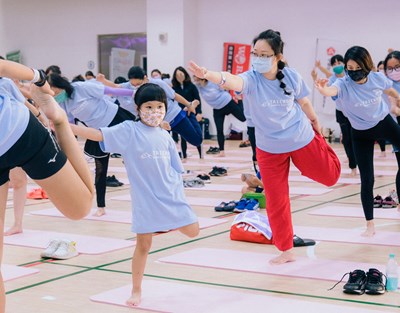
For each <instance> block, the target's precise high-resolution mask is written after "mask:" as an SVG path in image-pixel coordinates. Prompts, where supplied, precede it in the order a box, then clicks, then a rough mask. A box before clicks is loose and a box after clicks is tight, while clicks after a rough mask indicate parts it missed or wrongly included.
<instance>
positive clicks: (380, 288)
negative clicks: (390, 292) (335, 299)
mask: <svg viewBox="0 0 400 313" xmlns="http://www.w3.org/2000/svg"><path fill="white" fill-rule="evenodd" d="M346 275H349V280H348V281H347V283H346V284H344V286H343V292H344V293H347V294H353V295H362V294H364V293H366V294H369V295H382V294H384V293H385V289H386V288H385V284H384V283H383V276H384V274H383V273H382V272H380V271H379V270H377V269H376V268H370V269H369V270H368V272H364V271H363V270H360V269H357V270H354V271H353V272H350V273H346V274H344V275H343V277H342V279H341V280H340V281H339V282H338V283H340V282H341V281H342V280H343V278H344V277H345V276H346ZM338 283H336V285H337V284H338ZM336 285H335V286H336ZM335 286H333V287H332V288H330V289H329V290H331V289H333V288H334V287H335Z"/></svg>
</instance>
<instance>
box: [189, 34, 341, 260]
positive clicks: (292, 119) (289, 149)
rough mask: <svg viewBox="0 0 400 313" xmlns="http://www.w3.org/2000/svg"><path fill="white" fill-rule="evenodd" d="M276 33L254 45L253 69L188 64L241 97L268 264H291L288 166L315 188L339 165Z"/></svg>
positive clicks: (330, 180)
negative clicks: (260, 193)
mask: <svg viewBox="0 0 400 313" xmlns="http://www.w3.org/2000/svg"><path fill="white" fill-rule="evenodd" d="M283 45H284V44H283V41H282V39H281V36H280V33H279V32H276V31H273V30H270V29H269V30H267V31H264V32H262V33H260V34H259V35H258V36H257V37H256V38H255V39H254V40H253V51H252V53H251V64H252V70H249V71H247V72H245V73H243V74H240V75H232V74H230V73H228V72H212V71H208V70H207V69H206V68H204V67H200V66H198V65H197V64H196V63H194V62H190V67H189V69H190V70H191V71H192V72H193V73H194V75H196V76H197V77H200V78H203V79H207V80H209V81H211V82H213V83H216V84H219V85H222V86H224V88H226V89H232V90H234V91H239V92H242V93H243V96H244V97H246V98H247V99H248V100H249V106H248V109H249V114H250V116H251V120H252V122H253V123H254V127H255V135H256V144H257V161H258V165H259V168H260V173H261V177H262V182H263V184H264V188H265V195H266V199H267V212H268V218H269V220H270V224H271V228H272V233H273V236H274V244H275V245H276V247H277V248H278V249H279V250H280V251H281V252H282V253H281V255H279V256H278V257H276V258H274V259H272V260H271V261H270V262H271V263H273V264H281V263H286V262H290V261H294V259H295V257H294V254H293V252H292V251H291V250H292V248H293V226H292V218H291V210H290V198H289V181H288V178H289V177H288V176H289V168H290V161H292V162H293V164H294V165H295V166H296V167H297V168H298V169H299V170H300V172H301V173H302V174H303V175H304V176H307V177H309V178H311V179H313V180H315V181H317V182H319V183H322V184H324V185H327V186H332V185H334V184H335V183H336V182H337V180H338V179H339V176H340V162H339V159H338V158H337V156H336V154H335V152H334V151H333V150H332V148H331V147H330V146H329V145H328V144H327V143H326V142H325V139H324V137H323V136H322V134H321V127H320V124H319V121H318V119H317V115H316V114H315V112H314V109H313V107H312V104H311V102H310V100H309V99H308V94H309V90H308V88H307V87H306V85H305V83H304V81H303V79H302V78H301V76H300V75H299V74H298V73H297V72H296V71H295V70H294V69H292V68H287V67H286V66H285V63H284V62H283Z"/></svg>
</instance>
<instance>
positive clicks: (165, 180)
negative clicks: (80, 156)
mask: <svg viewBox="0 0 400 313" xmlns="http://www.w3.org/2000/svg"><path fill="white" fill-rule="evenodd" d="M135 103H136V105H137V112H138V115H139V118H140V121H139V122H133V121H125V122H123V123H121V124H119V125H116V126H113V127H104V128H101V129H100V130H98V129H94V128H86V127H79V126H74V132H75V134H77V135H79V136H82V137H84V138H90V139H91V140H94V141H99V142H101V143H100V144H101V147H102V149H104V151H115V152H117V153H120V154H121V155H122V157H123V158H124V162H125V166H126V170H127V173H128V178H129V182H130V192H131V199H132V231H133V232H135V233H136V234H137V237H136V247H135V251H134V254H133V258H132V282H133V288H132V295H131V297H130V298H129V299H128V300H127V302H126V303H127V305H128V306H137V305H139V303H140V300H141V293H142V289H141V285H142V280H143V273H144V269H145V265H146V260H147V255H148V253H149V251H150V248H151V243H152V236H153V233H155V232H159V231H168V230H172V229H177V230H179V231H180V232H182V233H183V234H185V235H187V236H189V237H194V236H197V235H198V233H199V224H198V222H197V217H196V215H195V214H194V213H193V211H192V209H191V207H190V206H189V204H188V203H187V200H186V198H185V194H184V188H183V181H182V176H181V174H182V173H183V172H184V169H183V166H182V163H181V161H180V159H179V155H178V152H177V150H176V146H175V143H174V141H173V139H172V138H171V136H170V135H169V134H168V132H167V131H165V130H164V129H162V128H160V127H159V125H160V123H161V121H162V120H163V118H164V117H165V112H166V110H167V98H166V95H165V92H164V91H163V89H162V88H161V87H159V86H157V85H155V84H151V83H148V84H144V85H142V86H141V87H139V89H138V90H137V92H136V94H135ZM149 292H151V291H149Z"/></svg>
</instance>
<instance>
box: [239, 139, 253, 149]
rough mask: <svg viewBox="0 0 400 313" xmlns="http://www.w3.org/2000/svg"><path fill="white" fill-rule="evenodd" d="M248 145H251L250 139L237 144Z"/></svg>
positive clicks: (244, 146) (242, 146) (243, 146)
mask: <svg viewBox="0 0 400 313" xmlns="http://www.w3.org/2000/svg"><path fill="white" fill-rule="evenodd" d="M250 146H251V143H250V140H246V141H242V142H241V143H240V144H239V148H246V147H250Z"/></svg>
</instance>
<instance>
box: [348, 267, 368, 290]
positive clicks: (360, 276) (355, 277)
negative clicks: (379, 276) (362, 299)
mask: <svg viewBox="0 0 400 313" xmlns="http://www.w3.org/2000/svg"><path fill="white" fill-rule="evenodd" d="M349 275H350V277H349V280H348V281H347V283H346V284H344V286H343V292H344V293H349V294H354V295H362V294H363V293H364V292H365V283H366V281H367V276H366V275H365V272H364V271H363V270H355V271H353V272H350V274H349Z"/></svg>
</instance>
